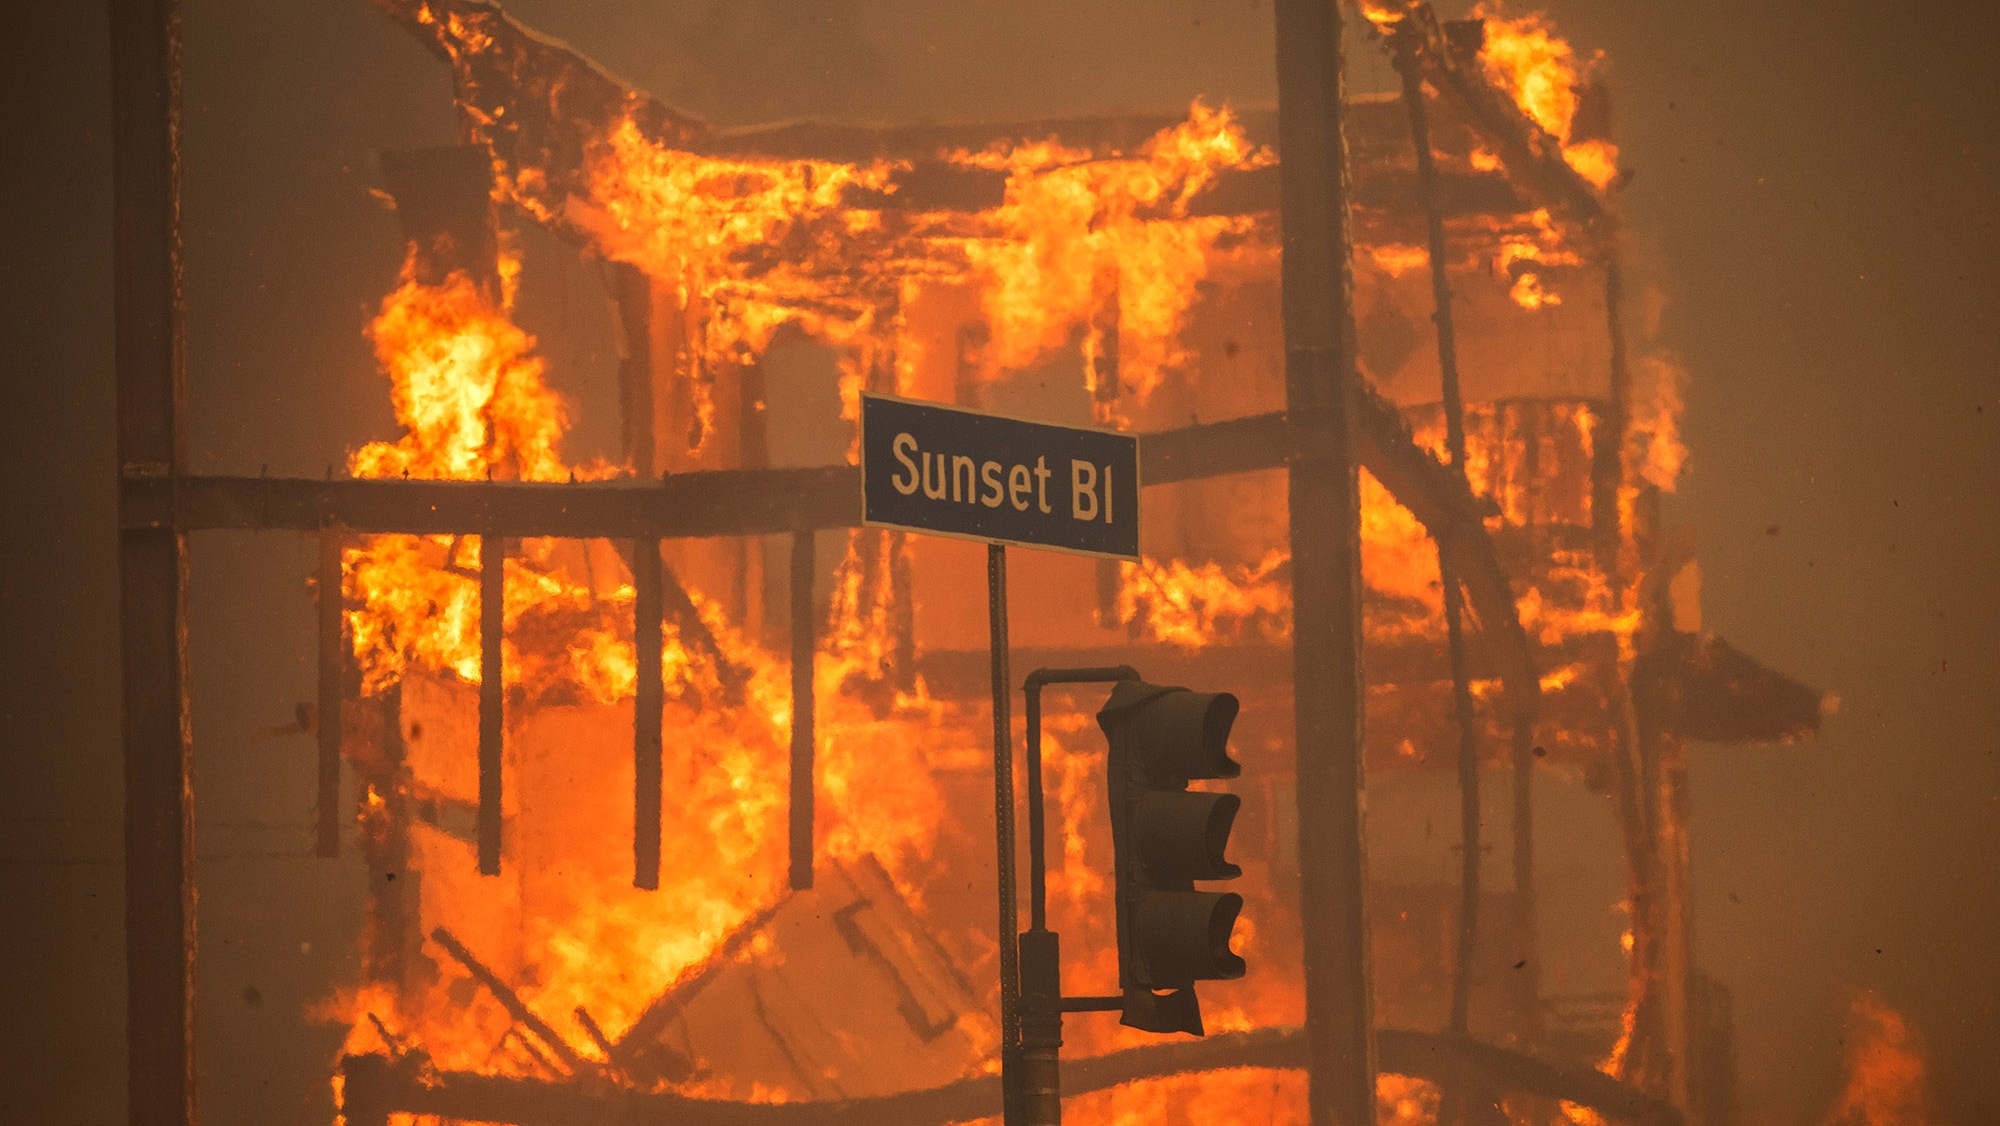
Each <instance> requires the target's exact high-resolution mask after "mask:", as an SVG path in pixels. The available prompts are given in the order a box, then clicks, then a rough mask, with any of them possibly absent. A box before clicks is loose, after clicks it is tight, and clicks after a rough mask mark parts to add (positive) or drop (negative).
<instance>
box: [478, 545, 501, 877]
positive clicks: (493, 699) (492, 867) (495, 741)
mask: <svg viewBox="0 0 2000 1126" xmlns="http://www.w3.org/2000/svg"><path fill="white" fill-rule="evenodd" d="M506 575H507V540H506V538H505V537H504V536H498V535H494V534H493V533H491V532H488V533H486V534H485V535H482V536H480V537H479V871H480V874H481V875H486V876H497V875H499V874H500V826H501V822H502V820H503V819H504V817H505V814H504V813H503V812H502V809H501V804H500V802H501V779H500V766H501V759H502V754H501V752H502V749H503V747H504V746H505V740H506V724H505V719H506V713H505V700H506V676H505V672H506V670H505V669H504V668H503V667H502V662H501V647H500V642H501V637H502V635H503V634H504V632H505V629H506V620H507V619H506Z"/></svg>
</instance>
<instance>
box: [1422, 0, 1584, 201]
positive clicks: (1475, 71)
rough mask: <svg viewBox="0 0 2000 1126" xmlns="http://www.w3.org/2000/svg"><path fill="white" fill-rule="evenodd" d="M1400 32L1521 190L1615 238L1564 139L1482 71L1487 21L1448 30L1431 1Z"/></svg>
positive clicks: (1436, 85)
mask: <svg viewBox="0 0 2000 1126" xmlns="http://www.w3.org/2000/svg"><path fill="white" fill-rule="evenodd" d="M1459 28H1463V29H1464V30H1462V31H1461V30H1459ZM1396 34H1397V35H1399V36H1404V37H1407V41H1408V45H1407V47H1406V48H1405V49H1406V50H1408V51H1409V52H1410V53H1411V55H1412V56H1413V57H1414V58H1416V59H1417V60H1418V61H1419V62H1420V63H1421V64H1422V67H1423V73H1424V77H1425V78H1426V79H1427V80H1428V81H1429V82H1430V84H1431V86H1432V88H1434V89H1436V90H1437V91H1438V93H1439V94H1440V95H1441V96H1442V98H1443V99H1444V101H1446V102H1447V103H1449V104H1450V105H1451V107H1452V108H1453V109H1454V110H1455V111H1456V112H1457V113H1458V114H1459V115H1461V116H1462V117H1464V118H1465V120H1466V121H1467V122H1468V123H1470V124H1471V126H1472V128H1473V129H1474V130H1475V131H1476V132H1477V133H1478V134H1479V135H1480V136H1481V137H1482V138H1484V139H1486V140H1487V141H1489V142H1490V143H1491V144H1492V146H1493V148H1494V150H1495V153H1496V155H1498V156H1499V157H1500V162H1501V164H1502V165H1503V166H1504V167H1505V168H1506V169H1507V173H1508V176H1509V179H1510V180H1511V181H1512V182H1513V183H1514V184H1515V185H1516V186H1517V187H1518V188H1519V189H1521V190H1522V191H1523V192H1525V193H1526V194H1527V195H1528V197H1529V198H1530V199H1532V200H1533V201H1534V202H1536V203H1539V204H1541V205H1543V206H1545V207H1547V208H1548V209H1549V211H1550V213H1551V214H1552V215H1553V216H1555V217H1556V218H1557V219H1558V220H1561V221H1563V222H1565V223H1567V224H1569V225H1570V226H1571V227H1572V228H1573V229H1575V230H1576V231H1577V232H1578V233H1579V234H1582V235H1585V236H1586V237H1587V238H1589V239H1591V240H1596V241H1605V240H1608V239H1609V237H1610V235H1611V233H1612V232H1611V230H1610V229H1609V228H1610V227H1611V222H1612V217H1611V212H1610V209H1609V208H1608V207H1606V206H1605V203H1604V197H1603V196H1602V195H1600V194H1599V193H1598V191H1597V189H1596V188H1595V187H1594V186H1592V185H1591V183H1590V181H1588V180H1586V179H1584V178H1583V177H1582V176H1581V175H1579V174H1578V173H1577V171H1576V169H1574V168H1572V167H1570V163H1569V161H1568V159H1566V158H1565V157H1564V156H1563V152H1562V143H1561V141H1559V140H1558V139H1557V138H1555V137H1552V136H1550V135H1549V133H1548V132H1547V131H1546V130H1544V129H1543V128H1542V127H1541V126H1540V125H1538V124H1536V123H1535V121H1534V120H1533V119H1531V118H1529V117H1528V115H1527V114H1525V113H1523V112H1522V111H1521V107H1520V106H1519V105H1517V104H1515V102H1514V99H1512V98H1510V97H1508V96H1507V95H1506V94H1505V93H1504V92H1503V91H1501V90H1499V89H1496V88H1495V87H1494V86H1493V84H1492V83H1491V82H1490V81H1488V80H1487V78H1486V75H1485V74H1484V73H1483V71H1482V70H1481V68H1480V66H1479V63H1478V49H1479V48H1480V47H1481V46H1483V44H1484V38H1485V31H1484V25H1483V24H1481V23H1479V22H1478V21H1468V22H1466V23H1464V24H1461V25H1454V26H1453V27H1452V28H1447V27H1445V26H1444V25H1443V24H1440V23H1439V21H1438V18H1437V14H1436V13H1435V12H1434V11H1433V10H1432V9H1431V7H1430V6H1429V5H1428V4H1418V5H1415V6H1413V7H1412V9H1411V10H1410V13H1409V14H1408V15H1406V16H1405V17H1404V18H1403V20H1402V22H1401V25H1400V26H1399V27H1398V28H1397V30H1396ZM1460 42H1464V43H1465V44H1466V46H1464V47H1461V46H1460V45H1459V44H1460Z"/></svg>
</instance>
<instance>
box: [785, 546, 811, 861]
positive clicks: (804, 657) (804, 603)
mask: <svg viewBox="0 0 2000 1126" xmlns="http://www.w3.org/2000/svg"><path fill="white" fill-rule="evenodd" d="M813 540H814V537H813V534H812V532H811V531H809V530H808V531H799V532H794V533H792V577H791V582H792V798H791V834H792V835H791V851H792V863H791V885H792V889H793V890H795V891H804V890H805V889H806V888H809V887H811V886H813V810H814V800H813V799H814V793H815V791H814V779H813V766H814V760H815V758H816V755H815V751H816V747H815V745H814V742H813V740H814V739H815V735H814V730H813V724H814V716H813V654H814V653H815V651H816V650H817V647H818V646H817V641H816V639H815V637H814V629H813V626H814V619H815V618H816V617H817V614H818V611H817V609H816V608H817V605H818V602H817V600H816V599H814V598H813V576H814V573H815V572H816V571H817V570H818V567H817V566H815V560H816V557H815V555H814V543H813Z"/></svg>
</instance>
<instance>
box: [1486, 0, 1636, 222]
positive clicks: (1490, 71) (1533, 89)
mask: <svg viewBox="0 0 2000 1126" xmlns="http://www.w3.org/2000/svg"><path fill="white" fill-rule="evenodd" d="M1473 14H1474V15H1476V16H1477V17H1479V18H1481V19H1483V20H1485V21H1486V46H1485V48H1484V50H1483V51H1482V52H1481V54H1480V57H1481V58H1482V59H1483V60H1484V62H1485V65H1486V76H1487V78H1488V79H1489V80H1490V81H1492V83H1493V84H1494V85H1496V86H1498V87H1500V88H1501V89H1502V90H1505V91H1506V92H1507V93H1508V94H1509V95H1510V96H1511V97H1512V98H1513V99H1514V101H1515V103H1516V104H1517V105H1519V106H1520V107H1521V112H1523V113H1525V114H1527V115H1528V117H1529V118H1531V119H1532V120H1533V121H1534V122H1535V124H1537V125H1539V126H1541V127H1542V129H1543V130H1545V131H1546V132H1547V133H1548V134H1549V135H1550V136H1551V137H1554V138H1555V139H1556V140H1557V142H1559V143H1560V144H1561V145H1562V151H1563V156H1564V158H1565V159H1567V160H1568V161H1569V164H1570V167H1572V168H1574V169H1576V171H1577V173H1578V174H1579V175H1581V176H1583V177H1584V178H1585V179H1586V180H1589V181H1590V182H1591V183H1593V184H1595V185H1597V186H1598V187H1600V188H1602V187H1605V186H1606V185H1608V184H1610V183H1611V181H1612V179H1613V178H1615V177H1616V176H1617V175H1618V146H1616V145H1614V144H1611V143H1610V142H1609V141H1604V140H1599V139H1577V140H1572V138H1571V127H1572V126H1573V125H1574V123H1575V120H1576V111H1577V105H1578V99H1577V88H1578V87H1579V86H1580V85H1581V84H1582V82H1583V80H1584V79H1585V78H1586V77H1587V76H1588V74H1589V72H1590V70H1591V69H1592V68H1594V67H1595V66H1597V65H1598V63H1599V62H1600V61H1601V60H1602V59H1603V54H1602V52H1600V53H1598V54H1596V55H1593V56H1591V57H1590V58H1589V59H1587V60H1582V61H1579V60H1578V59H1577V56H1576V49H1575V48H1573V47H1571V46H1570V44H1569V40H1567V39H1564V38H1563V37H1562V36H1561V35H1559V34H1557V32H1556V29H1555V25H1554V24H1552V23H1550V22H1549V18H1548V17H1547V16H1546V15H1543V14H1542V13H1540V12H1530V13H1528V14H1527V15H1524V16H1515V17H1511V18H1510V17H1508V16H1504V15H1502V14H1501V4H1500V2H1499V0H1491V2H1483V3H1481V4H1480V5H1479V6H1478V7H1476V8H1475V9H1474V10H1473Z"/></svg>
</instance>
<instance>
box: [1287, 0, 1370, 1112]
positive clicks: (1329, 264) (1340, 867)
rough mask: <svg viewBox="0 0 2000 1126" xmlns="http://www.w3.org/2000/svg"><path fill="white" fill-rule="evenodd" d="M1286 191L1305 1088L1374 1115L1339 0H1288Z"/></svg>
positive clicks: (1314, 1106)
mask: <svg viewBox="0 0 2000 1126" xmlns="http://www.w3.org/2000/svg"><path fill="white" fill-rule="evenodd" d="M1276 17H1277V18H1276V25H1277V39H1278V145H1279V158H1280V161H1281V163H1280V165H1279V206H1280V214H1281V216H1282V222H1283V228H1284V242H1283V258H1282V264H1281V282H1282V293H1283V297H1282V301H1283V312H1284V331H1285V403H1286V411H1287V413H1288V414H1289V416H1290V418H1291V421H1292V424H1293V426H1294V427H1295V428H1296V430H1297V442H1298V450H1299V452H1298V454H1297V456H1295V457H1294V458H1293V460H1292V462H1291V464H1290V466H1289V468H1288V470H1287V473H1288V479H1289V484H1290V492H1291V517H1290V519H1291V548H1292V600H1293V606H1294V611H1293V614H1294V617H1293V631H1292V632H1293V642H1292V681H1293V692H1292V699H1293V710H1294V718H1295V724H1296V738H1297V747H1296V753H1297V756H1298V803H1299V815H1298V832H1299V886H1300V893H1299V899H1300V904H1299V913H1300V923H1301V928H1302V930H1303V932H1304V935H1303V937H1304V943H1305V993H1306V997H1305V1007H1306V1013H1305V1031H1306V1069H1307V1092H1308V1094H1307V1101H1308V1113H1309V1116H1310V1121H1312V1122H1313V1123H1314V1124H1315V1126H1333V1124H1336V1123H1338V1124H1340V1126H1372V1123H1373V1122H1374V1121H1375V1038H1374V1004H1373V997H1372V991H1371V983H1370V980H1369V972H1370V971H1369V961H1370V959H1369V949H1368V912H1367V883H1366V881H1367V864H1366V857H1365V848H1364V838H1363V831H1362V830H1363V826H1362V814H1361V811H1362V796H1361V786H1362V760H1361V749H1362V742H1361V722H1362V694H1361V539H1360V490H1359V483H1358V479H1357V475H1356V467H1355V460H1354V449H1353V418H1352V413H1353V412H1352V411H1351V409H1350V400H1351V397H1352V394H1353V384H1354V380H1355V378H1356V373H1355V367H1354V301H1353V275H1352V272H1351V262H1350V253H1351V251H1350V247H1349V243H1348V215H1347V146H1346V140H1345V138H1344V137H1343V136H1342V133H1341V110H1342V107H1341V96H1342V74H1341V65H1342V63H1341V45H1340V33H1341V9H1340V5H1338V4H1330V3H1325V2H1324V0H1278V4H1277V8H1276Z"/></svg>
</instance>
